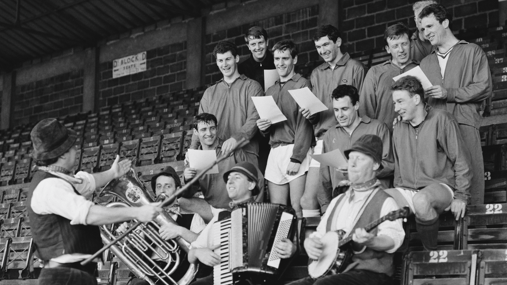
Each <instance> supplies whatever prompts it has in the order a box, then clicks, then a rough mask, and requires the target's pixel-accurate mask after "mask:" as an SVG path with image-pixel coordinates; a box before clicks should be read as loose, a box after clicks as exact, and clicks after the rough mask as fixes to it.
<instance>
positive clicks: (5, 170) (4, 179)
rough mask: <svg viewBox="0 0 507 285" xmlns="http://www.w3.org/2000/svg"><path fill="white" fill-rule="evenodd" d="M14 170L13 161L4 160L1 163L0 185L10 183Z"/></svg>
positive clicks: (14, 164)
mask: <svg viewBox="0 0 507 285" xmlns="http://www.w3.org/2000/svg"><path fill="white" fill-rule="evenodd" d="M15 170H16V162H15V161H10V162H5V163H3V164H2V169H1V170H0V186H6V185H10V184H11V183H12V179H13V178H14V172H15Z"/></svg>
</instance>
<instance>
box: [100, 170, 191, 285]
mask: <svg viewBox="0 0 507 285" xmlns="http://www.w3.org/2000/svg"><path fill="white" fill-rule="evenodd" d="M104 195H113V196H115V197H117V198H118V199H119V200H120V201H121V202H113V203H110V204H108V205H107V206H108V207H130V206H132V207H141V206H143V205H147V204H149V203H152V202H153V199H152V197H151V196H150V195H149V193H147V192H146V189H145V188H144V185H143V183H142V182H141V181H140V180H139V178H138V177H137V174H136V172H135V170H134V169H133V168H131V169H130V170H129V171H128V172H127V173H126V174H125V175H124V176H122V177H120V178H118V179H114V180H112V181H111V182H109V183H108V184H107V185H106V186H105V187H104V188H103V189H102V190H101V192H100V193H99V196H104ZM133 222H135V223H137V221H136V220H134V221H133ZM168 224H176V222H175V221H174V220H173V219H172V218H171V216H170V215H169V214H168V213H166V212H161V213H160V214H159V215H158V216H157V217H156V218H155V219H154V220H153V221H152V222H149V223H142V224H141V225H140V226H138V227H137V228H136V229H135V230H133V231H131V232H130V233H129V234H128V235H126V237H125V238H123V239H121V240H120V241H119V242H118V243H117V244H115V245H111V247H110V248H111V251H112V252H113V253H114V254H115V255H116V256H117V257H118V258H119V259H120V260H121V261H122V262H124V263H125V264H126V265H127V267H128V268H129V269H130V270H131V271H132V272H133V273H134V274H135V275H136V276H137V277H138V278H142V279H144V280H146V282H148V283H150V284H155V282H156V281H157V280H159V281H158V282H159V284H160V283H162V284H167V285H169V284H178V285H187V284H189V283H190V282H191V281H192V280H193V279H194V277H195V274H196V273H197V265H195V264H190V265H189V267H188V270H187V271H186V273H185V274H184V276H183V277H182V278H181V279H180V280H178V281H175V280H174V279H173V278H172V277H171V274H172V273H174V271H175V270H176V269H177V268H178V266H179V265H180V254H181V250H183V251H184V252H187V253H188V251H189V243H188V242H187V241H185V240H183V239H182V238H176V239H174V240H169V241H165V240H164V239H162V238H161V237H160V235H159V234H158V232H159V228H160V227H162V226H164V225H168ZM132 226H133V223H132V224H130V225H129V227H132ZM117 230H118V227H117V225H105V226H102V227H101V237H102V241H103V242H104V244H110V243H112V241H113V240H115V239H117V236H116V235H118V234H121V231H117ZM147 251H150V252H153V256H152V255H149V254H148V253H146V252H147ZM152 257H155V258H156V259H157V260H162V261H164V262H166V263H167V266H165V267H164V268H162V267H161V266H159V265H158V264H157V263H156V262H155V261H154V260H153V258H152ZM168 282H170V283H168Z"/></svg>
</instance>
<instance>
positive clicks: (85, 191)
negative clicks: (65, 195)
mask: <svg viewBox="0 0 507 285" xmlns="http://www.w3.org/2000/svg"><path fill="white" fill-rule="evenodd" d="M75 178H77V179H81V180H82V181H83V182H82V183H74V184H73V185H74V187H75V188H76V190H77V192H79V194H81V195H83V196H84V197H85V198H86V199H87V200H90V199H91V198H92V196H93V192H94V191H95V188H97V184H96V183H95V178H94V177H93V175H91V174H90V173H88V172H84V171H80V172H78V173H77V174H76V176H75Z"/></svg>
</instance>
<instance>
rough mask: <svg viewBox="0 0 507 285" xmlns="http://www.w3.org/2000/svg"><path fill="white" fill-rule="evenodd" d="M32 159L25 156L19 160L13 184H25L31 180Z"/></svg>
mask: <svg viewBox="0 0 507 285" xmlns="http://www.w3.org/2000/svg"><path fill="white" fill-rule="evenodd" d="M31 167H32V159H31V158H25V159H23V160H18V161H17V163H16V169H15V171H14V178H13V184H23V183H28V182H30V179H31V177H32V176H31Z"/></svg>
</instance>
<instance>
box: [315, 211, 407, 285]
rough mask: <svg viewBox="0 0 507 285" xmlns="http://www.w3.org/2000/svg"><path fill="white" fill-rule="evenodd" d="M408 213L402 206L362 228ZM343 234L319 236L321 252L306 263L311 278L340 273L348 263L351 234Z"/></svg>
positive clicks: (369, 227)
mask: <svg viewBox="0 0 507 285" xmlns="http://www.w3.org/2000/svg"><path fill="white" fill-rule="evenodd" d="M409 213H410V211H409V208H408V207H403V208H401V209H399V210H397V211H392V212H389V214H387V215H385V216H383V217H381V218H380V219H378V220H375V221H373V222H371V223H369V224H368V225H367V226H366V227H365V228H364V229H365V230H366V231H367V232H369V231H371V230H372V229H374V228H376V227H377V226H378V225H380V224H381V223H383V222H385V221H387V220H389V221H394V220H397V219H401V218H406V217H408V215H409ZM344 234H345V232H344V231H342V230H338V231H329V232H327V233H326V234H325V235H324V236H323V237H322V238H321V240H320V241H321V242H322V244H323V247H322V253H321V255H320V257H319V259H318V260H312V262H311V263H310V265H308V274H309V275H310V277H311V278H313V279H317V278H319V277H322V276H324V275H326V274H327V273H328V272H329V271H331V272H332V273H333V274H338V273H341V272H342V271H343V270H344V269H345V268H346V267H347V266H348V265H349V263H350V260H351V258H352V255H353V254H352V249H351V248H350V247H347V245H348V243H349V242H350V241H351V240H352V235H351V234H349V235H348V236H347V237H345V238H343V236H344ZM342 249H344V250H342Z"/></svg>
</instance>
